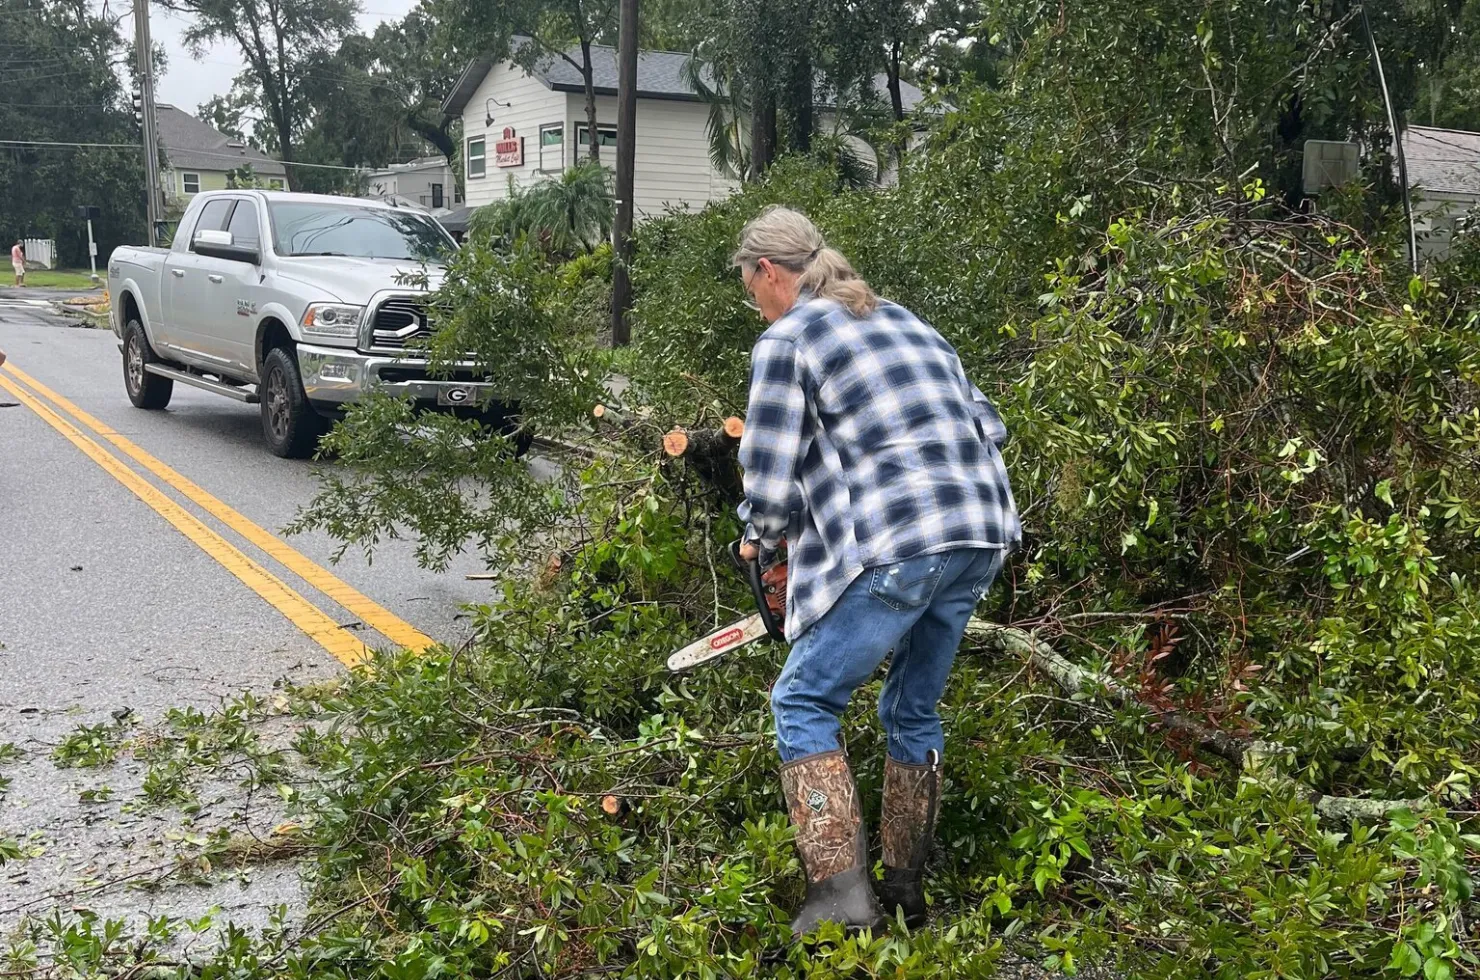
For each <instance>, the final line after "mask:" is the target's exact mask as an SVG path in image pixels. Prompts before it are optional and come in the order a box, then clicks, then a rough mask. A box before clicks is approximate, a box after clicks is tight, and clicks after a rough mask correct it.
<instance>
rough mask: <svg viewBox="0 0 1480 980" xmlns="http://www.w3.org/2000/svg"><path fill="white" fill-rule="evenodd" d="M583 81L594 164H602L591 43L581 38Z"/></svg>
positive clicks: (587, 127)
mask: <svg viewBox="0 0 1480 980" xmlns="http://www.w3.org/2000/svg"><path fill="white" fill-rule="evenodd" d="M581 79H582V80H583V81H584V82H585V83H586V136H587V137H588V142H589V143H590V146H591V152H590V153H589V154H588V155H589V156H590V158H591V162H592V163H599V162H601V133H600V132H599V131H598V130H597V128H596V77H595V74H594V72H593V71H592V69H591V42H590V41H588V40H586V39H585V38H581Z"/></svg>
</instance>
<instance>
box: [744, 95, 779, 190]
mask: <svg viewBox="0 0 1480 980" xmlns="http://www.w3.org/2000/svg"><path fill="white" fill-rule="evenodd" d="M775 157H776V93H775V92H773V91H771V89H770V87H769V86H765V87H760V88H758V89H757V90H756V93H755V97H754V99H753V100H752V106H751V116H750V179H751V180H758V179H760V176H761V175H762V174H764V173H765V172H766V171H767V170H769V169H770V168H771V161H772V160H773V159H775Z"/></svg>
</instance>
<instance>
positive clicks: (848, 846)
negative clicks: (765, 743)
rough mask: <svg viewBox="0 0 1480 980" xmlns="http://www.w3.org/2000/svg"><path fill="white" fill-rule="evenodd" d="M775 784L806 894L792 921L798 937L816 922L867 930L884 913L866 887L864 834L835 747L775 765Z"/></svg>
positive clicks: (851, 787)
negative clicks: (803, 872)
mask: <svg viewBox="0 0 1480 980" xmlns="http://www.w3.org/2000/svg"><path fill="white" fill-rule="evenodd" d="M781 788H782V790H784V791H785V793H786V806H787V809H788V810H789V811H790V814H791V820H792V823H794V824H796V828H797V851H798V852H800V854H801V856H802V865H803V866H804V867H805V868H806V869H807V898H806V900H805V901H804V902H803V903H802V907H801V910H800V911H798V912H797V916H796V918H795V919H793V920H792V923H791V931H792V932H793V933H794V934H795V935H797V936H802V935H804V934H806V933H809V932H811V931H812V930H813V929H815V928H817V925H818V924H819V923H822V922H836V923H838V924H840V925H842V926H844V927H845V928H849V929H873V928H877V927H878V926H880V925H882V924H883V922H884V916H883V915H882V914H881V913H880V912H879V905H878V902H877V900H876V899H875V898H874V891H873V889H872V888H871V887H870V886H869V875H868V861H867V856H868V838H867V837H866V836H865V834H864V832H863V816H862V814H861V813H860V812H859V809H858V790H857V789H856V788H855V787H854V785H853V773H852V772H851V771H850V770H849V769H848V759H847V757H846V756H844V755H843V753H842V752H841V751H840V750H837V749H834V750H833V751H831V752H818V753H815V754H813V755H809V756H804V757H803V758H800V759H797V760H795V761H794V762H788V763H787V764H786V765H784V766H782V767H781Z"/></svg>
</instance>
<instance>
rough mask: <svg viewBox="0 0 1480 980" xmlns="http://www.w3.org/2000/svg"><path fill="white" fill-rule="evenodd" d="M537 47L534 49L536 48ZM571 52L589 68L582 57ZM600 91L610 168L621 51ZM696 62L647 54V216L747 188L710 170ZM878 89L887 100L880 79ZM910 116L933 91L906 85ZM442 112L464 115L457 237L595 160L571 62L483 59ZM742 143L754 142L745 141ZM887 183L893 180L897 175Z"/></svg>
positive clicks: (643, 141)
mask: <svg viewBox="0 0 1480 980" xmlns="http://www.w3.org/2000/svg"><path fill="white" fill-rule="evenodd" d="M526 43H528V42H526ZM568 54H569V55H570V57H571V58H572V59H574V60H575V61H576V62H578V63H579V61H580V58H581V52H580V49H579V48H572V49H571V50H570V51H569V52H568ZM591 55H592V60H593V69H594V76H595V78H594V80H595V86H596V125H597V138H598V140H599V141H600V143H601V161H602V163H603V164H605V165H606V166H608V167H613V166H615V163H616V159H615V154H616V141H617V99H616V95H617V59H616V52H615V51H614V49H612V48H610V47H604V46H601V45H596V46H593V47H592V49H591ZM691 59H692V55H688V54H682V53H679V52H673V51H642V52H639V54H638V60H637V162H636V170H635V172H634V174H633V191H634V193H633V202H634V205H635V207H636V210H637V217H638V219H639V220H641V219H642V218H644V217H649V216H653V215H658V214H661V213H663V211H664V209H665V208H670V207H679V208H699V207H703V206H704V205H705V204H708V203H709V202H710V201H713V200H718V199H721V198H724V197H727V196H728V195H729V194H731V193H733V192H734V190H735V189H736V188H737V187H738V186H739V184H738V182H737V181H735V180H734V179H732V178H731V177H730V176H728V175H727V174H724V173H721V172H720V171H718V170H716V169H715V168H714V166H713V165H712V163H711V162H710V155H709V135H708V119H709V105H708V104H707V103H706V102H704V101H703V99H702V98H701V97H700V95H699V93H698V92H697V91H696V90H695V88H694V86H693V85H692V84H691V82H690V81H689V74H688V64H689V62H690V60H691ZM875 85H876V88H877V90H878V91H879V92H880V93H883V92H884V79H883V76H882V75H881V76H879V78H878V79H877V80H876V83H875ZM902 94H903V101H904V105H905V109H906V111H909V112H913V111H915V110H916V107H917V106H919V104H920V103H921V101H922V100H923V99H924V95H923V93H921V91H920V90H919V89H918V88H916V87H915V86H913V85H910V84H909V83H908V82H905V83H903V86H902ZM835 101H836V100H835V99H833V98H832V97H831V96H829V95H828V94H827V93H825V92H821V91H819V104H818V106H817V110H818V113H817V129H818V132H829V131H831V128H832V126H833V120H834V119H835V118H836V106H835V104H834V103H835ZM442 109H443V111H444V112H446V113H448V114H449V115H454V116H461V117H462V124H463V146H462V152H463V179H464V197H465V201H466V207H464V208H461V209H459V210H457V211H455V212H453V213H452V214H451V215H449V216H447V217H444V218H443V219H442V222H443V224H444V225H446V226H447V227H448V228H449V229H450V230H453V231H455V232H459V231H462V230H463V229H465V228H466V223H467V218H468V216H469V215H470V214H471V212H472V211H473V210H475V209H476V208H478V207H481V206H483V205H485V204H489V203H491V202H493V201H499V200H503V199H504V198H506V197H508V196H509V188H510V187H511V186H513V187H518V188H527V187H529V186H531V185H533V184H536V183H538V182H540V181H541V180H545V179H548V178H551V177H558V176H559V175H560V174H561V173H562V172H564V171H565V170H567V169H569V168H570V167H572V166H574V165H576V164H577V163H579V162H580V161H581V160H583V159H585V157H586V155H587V153H588V152H589V151H588V144H589V136H588V133H587V120H586V89H585V83H584V82H583V80H582V78H581V73H580V71H579V70H577V69H576V67H575V65H572V64H571V63H570V62H569V61H566V60H565V59H564V58H557V57H555V56H553V55H552V56H550V57H549V58H546V59H545V60H543V61H541V62H539V63H537V64H536V65H535V67H534V69H533V70H530V71H526V70H525V69H523V68H520V67H519V66H517V65H514V64H513V63H511V62H507V61H496V60H494V59H491V58H478V59H474V60H473V61H472V62H471V63H470V64H469V65H468V67H467V68H466V69H465V70H464V71H463V73H462V75H461V77H459V78H458V80H457V84H456V85H455V86H454V87H453V90H452V93H451V94H450V95H449V96H448V97H447V101H446V102H444V103H443V105H442ZM742 139H748V137H746V136H744V135H742ZM884 178H885V180H886V182H887V181H888V180H889V179H891V178H892V174H890V173H889V172H888V171H887V169H886V172H885V174H884Z"/></svg>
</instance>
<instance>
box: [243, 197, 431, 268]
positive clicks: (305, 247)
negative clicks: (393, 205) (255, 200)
mask: <svg viewBox="0 0 1480 980" xmlns="http://www.w3.org/2000/svg"><path fill="white" fill-rule="evenodd" d="M268 211H269V212H270V213H271V214H272V241H273V245H274V247H275V248H276V250H277V253H278V254H279V255H284V256H293V255H348V256H354V257H356V258H362V259H401V260H409V261H412V262H445V261H446V260H447V257H448V256H449V255H450V254H451V252H452V249H453V248H454V247H455V246H454V245H453V243H452V239H450V238H448V237H447V233H446V232H445V231H443V230H442V227H441V226H440V225H438V224H437V223H436V222H435V221H433V220H432V219H431V218H427V217H423V216H422V215H419V214H410V213H408V212H405V211H389V210H386V209H384V208H357V207H353V206H345V205H343V204H318V203H310V202H305V201H274V202H272V203H271V204H269V205H268Z"/></svg>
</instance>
